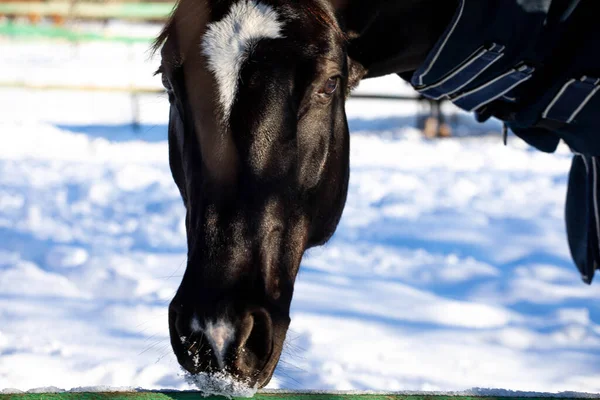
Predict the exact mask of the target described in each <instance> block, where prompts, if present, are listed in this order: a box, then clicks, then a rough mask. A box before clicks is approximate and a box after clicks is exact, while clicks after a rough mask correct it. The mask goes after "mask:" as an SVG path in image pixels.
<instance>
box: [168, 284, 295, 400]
mask: <svg viewBox="0 0 600 400" xmlns="http://www.w3.org/2000/svg"><path fill="white" fill-rule="evenodd" d="M182 306H183V307H182ZM211 314H212V313H211ZM288 326H289V318H287V317H285V318H283V319H282V318H276V320H275V321H274V320H273V319H272V318H271V313H270V312H269V311H268V310H267V309H266V308H262V307H253V308H252V309H248V310H246V311H244V312H243V313H235V312H234V311H233V310H232V309H231V308H229V309H227V310H224V311H223V312H221V313H218V314H213V315H212V316H210V317H209V316H207V314H206V313H202V312H197V311H194V312H191V313H189V314H188V313H186V312H185V305H184V304H182V303H180V301H179V299H178V297H177V296H176V297H175V299H173V301H172V302H171V305H170V306H169V332H170V336H171V346H172V347H173V351H174V353H175V355H176V357H177V360H178V362H179V364H180V365H181V366H182V367H183V369H184V370H185V371H186V372H187V373H188V377H187V378H186V379H187V381H188V383H193V384H196V385H197V386H198V388H199V389H200V390H201V391H204V392H206V393H208V392H210V393H208V394H230V392H231V391H234V392H236V393H237V394H236V395H240V396H241V395H244V393H250V392H251V391H252V390H255V389H256V388H259V387H263V386H265V385H266V384H267V383H268V382H269V380H270V379H271V376H272V375H273V371H274V370H275V366H276V365H277V362H278V360H279V356H280V355H281V349H282V346H283V340H284V339H285V334H286V331H287V328H288ZM249 391H250V392H249ZM217 392H219V393H217ZM221 392H225V393H221ZM250 395H251V394H250Z"/></svg>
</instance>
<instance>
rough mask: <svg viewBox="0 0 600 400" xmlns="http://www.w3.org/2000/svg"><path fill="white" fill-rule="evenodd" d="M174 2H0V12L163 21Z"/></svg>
mask: <svg viewBox="0 0 600 400" xmlns="http://www.w3.org/2000/svg"><path fill="white" fill-rule="evenodd" d="M173 6H174V3H171V2H169V3H80V2H76V3H71V2H68V1H50V2H35V3H34V2H27V3H18V2H14V3H13V2H11V3H0V15H17V16H24V15H25V16H26V15H30V14H36V15H40V16H54V15H57V16H63V17H68V18H80V19H110V18H115V19H123V20H133V21H147V20H164V19H165V18H166V17H167V16H168V15H169V14H170V13H171V10H172V9H173Z"/></svg>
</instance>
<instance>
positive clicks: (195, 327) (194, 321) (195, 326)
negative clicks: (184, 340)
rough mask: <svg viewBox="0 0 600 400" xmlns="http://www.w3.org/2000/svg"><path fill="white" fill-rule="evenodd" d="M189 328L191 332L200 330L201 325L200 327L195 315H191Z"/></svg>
mask: <svg viewBox="0 0 600 400" xmlns="http://www.w3.org/2000/svg"><path fill="white" fill-rule="evenodd" d="M190 329H191V330H192V332H200V331H201V330H202V327H200V321H199V320H198V317H197V316H196V315H194V316H192V321H191V322H190Z"/></svg>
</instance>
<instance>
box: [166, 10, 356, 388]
mask: <svg viewBox="0 0 600 400" xmlns="http://www.w3.org/2000/svg"><path fill="white" fill-rule="evenodd" d="M346 42H347V38H346V36H345V35H344V33H343V31H342V29H341V28H340V26H339V24H338V22H337V20H336V17H335V10H334V7H333V6H332V5H331V3H329V2H327V1H324V0H306V1H302V2H297V1H293V2H290V1H284V0H260V1H257V0H234V1H231V0H226V1H223V0H219V1H218V0H182V1H180V2H179V4H178V6H177V8H176V10H175V11H174V13H173V15H172V17H171V19H170V21H169V22H168V23H167V25H166V27H165V29H164V30H163V32H162V34H161V35H160V36H159V38H158V39H157V46H161V45H162V50H161V55H162V62H161V67H160V70H159V71H160V72H161V73H162V77H163V83H164V85H165V87H166V89H167V91H168V93H169V101H170V104H171V106H170V107H171V109H170V117H169V153H170V154H169V161H170V166H171V171H172V173H173V178H174V180H175V182H176V184H177V186H178V188H179V190H180V193H181V196H182V198H183V202H184V205H185V209H186V220H185V221H186V229H187V245H188V260H187V267H186V271H185V274H184V276H183V279H182V282H181V285H180V286H179V289H178V291H177V293H176V295H175V296H174V298H173V300H172V302H171V304H170V306H169V330H170V336H171V345H172V347H173V350H174V352H175V355H176V356H177V359H178V361H179V363H180V364H181V366H182V367H183V368H184V369H185V370H187V371H189V372H190V373H193V374H195V373H199V372H216V371H225V372H227V373H230V374H232V375H233V376H235V377H237V378H238V379H240V380H243V381H246V382H247V383H248V384H250V385H253V386H259V387H262V386H264V385H266V384H267V383H268V382H269V380H270V379H271V376H272V375H273V371H274V369H275V366H276V364H277V362H278V360H279V357H280V355H281V351H282V348H283V342H284V340H285V336H286V332H287V329H288V326H289V323H290V315H289V314H290V303H291V300H292V294H293V288H294V281H295V278H296V275H297V272H298V269H299V265H300V261H301V259H302V255H303V253H304V251H305V250H306V249H308V248H310V247H312V246H317V245H320V244H323V243H324V242H326V241H327V240H328V239H329V238H330V236H331V235H332V234H333V232H334V231H335V229H336V226H337V224H338V221H339V219H340V217H341V214H342V210H343V208H344V204H345V201H346V194H347V190H348V175H349V137H348V125H347V121H346V115H345V110H344V103H345V100H346V96H347V94H348V92H349V88H350V87H351V86H353V85H354V84H356V83H357V82H358V80H359V79H360V78H361V77H362V75H363V74H364V71H363V70H362V69H361V67H360V66H358V65H353V64H352V62H350V61H349V59H348V57H347V53H346V44H347V43H346Z"/></svg>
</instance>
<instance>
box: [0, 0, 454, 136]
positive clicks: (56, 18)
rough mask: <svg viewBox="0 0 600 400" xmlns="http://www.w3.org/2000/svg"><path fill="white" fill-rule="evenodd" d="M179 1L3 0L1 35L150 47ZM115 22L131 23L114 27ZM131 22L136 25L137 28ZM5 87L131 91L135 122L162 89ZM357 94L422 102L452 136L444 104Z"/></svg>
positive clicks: (426, 117)
mask: <svg viewBox="0 0 600 400" xmlns="http://www.w3.org/2000/svg"><path fill="white" fill-rule="evenodd" d="M174 5H175V3H174V2H173V1H172V0H165V1H161V0H151V1H144V0H85V1H80V0H72V1H64V0H63V1H56V0H47V1H40V0H18V1H14V0H0V38H7V39H8V40H10V39H14V40H36V39H44V40H66V41H69V42H72V43H82V42H91V41H105V42H115V43H122V44H126V45H127V44H138V43H141V44H147V45H148V46H149V45H150V43H151V41H152V40H153V39H154V37H155V35H156V33H157V32H158V30H159V29H160V25H161V24H162V23H164V21H165V20H166V19H167V18H168V16H169V14H170V13H171V11H172V9H173V7H174ZM115 21H119V22H122V23H125V24H126V25H125V26H121V29H115V26H114V22H115ZM127 24H128V25H127ZM131 24H137V27H133V26H132V25H131ZM141 25H145V26H148V27H149V29H143V28H142V29H140V26H141ZM0 88H8V89H25V90H76V91H91V92H126V93H130V94H131V101H132V106H131V109H132V110H133V116H132V122H133V124H134V125H137V124H138V122H139V115H138V114H139V111H137V110H139V108H140V107H139V104H138V102H139V95H140V94H149V93H162V92H163V89H162V87H160V86H159V85H150V86H148V85H139V84H136V83H130V84H128V85H121V86H115V85H111V86H106V85H94V84H81V83H79V82H77V81H73V82H61V83H53V82H36V81H30V80H26V79H23V78H21V79H14V78H12V77H5V76H4V77H2V76H0ZM352 97H353V98H360V99H374V100H380V101H382V100H383V101H411V102H414V101H417V102H418V109H419V110H420V111H421V112H419V113H418V115H417V116H416V124H417V127H419V128H420V129H421V130H423V131H424V133H425V135H426V136H428V137H435V136H450V135H451V131H450V128H449V125H448V124H447V123H446V118H445V115H444V113H443V112H442V109H441V107H440V105H441V104H440V102H437V101H430V100H428V99H425V98H424V97H422V96H419V95H417V94H416V93H414V92H412V91H408V92H407V91H403V92H402V93H393V94H386V93H373V92H370V93H363V92H361V91H360V90H358V91H356V92H355V93H353V95H352Z"/></svg>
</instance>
